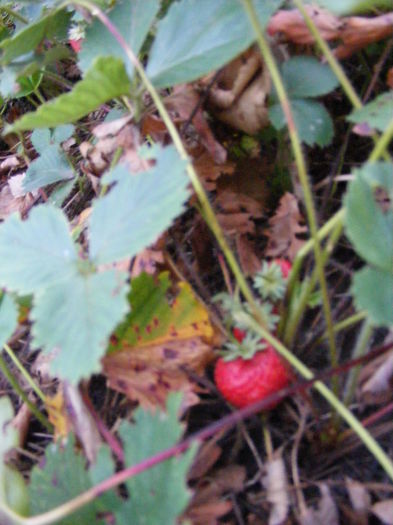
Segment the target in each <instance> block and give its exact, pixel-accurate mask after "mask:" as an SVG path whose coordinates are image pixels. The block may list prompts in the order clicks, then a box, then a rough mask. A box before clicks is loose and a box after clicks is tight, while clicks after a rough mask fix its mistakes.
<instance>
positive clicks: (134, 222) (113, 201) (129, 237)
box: [90, 146, 188, 264]
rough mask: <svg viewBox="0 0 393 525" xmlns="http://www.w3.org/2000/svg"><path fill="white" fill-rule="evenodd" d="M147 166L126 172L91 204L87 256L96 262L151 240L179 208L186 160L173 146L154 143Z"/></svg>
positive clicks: (132, 252) (122, 255)
mask: <svg viewBox="0 0 393 525" xmlns="http://www.w3.org/2000/svg"><path fill="white" fill-rule="evenodd" d="M155 151H156V154H157V156H156V164H155V166H154V167H153V168H152V169H150V170H149V171H146V172H143V173H137V174H131V173H126V174H125V175H126V176H123V177H122V178H121V179H120V180H119V181H118V182H117V183H116V185H115V187H114V188H113V189H112V190H111V191H110V192H109V193H108V194H107V195H105V197H103V198H101V199H98V200H96V201H95V202H94V204H93V210H92V213H91V217H90V257H91V259H92V261H93V262H94V263H95V264H103V263H110V262H113V261H116V260H119V259H124V258H125V257H133V256H134V255H136V254H137V253H138V252H139V251H140V250H141V249H142V248H144V247H146V246H148V245H149V244H151V243H152V242H154V241H155V240H156V239H157V237H158V236H159V235H160V234H161V233H162V232H163V231H164V230H165V229H166V228H168V227H169V226H170V225H171V224H172V221H173V220H174V219H175V217H177V216H178V215H179V214H180V213H181V212H182V211H183V209H184V202H185V201H186V199H187V197H188V191H187V185H188V178H187V176H186V173H185V163H184V161H183V160H181V159H180V157H179V155H178V153H177V152H176V150H175V148H174V147H173V146H168V147H166V148H158V147H157V148H156V150H155Z"/></svg>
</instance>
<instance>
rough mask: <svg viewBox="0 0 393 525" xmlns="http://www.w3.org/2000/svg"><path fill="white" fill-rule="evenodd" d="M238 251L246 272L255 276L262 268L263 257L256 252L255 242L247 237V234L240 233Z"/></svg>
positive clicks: (241, 264) (249, 275) (240, 261)
mask: <svg viewBox="0 0 393 525" xmlns="http://www.w3.org/2000/svg"><path fill="white" fill-rule="evenodd" d="M236 251H237V254H238V257H239V263H240V266H241V268H242V270H243V272H244V274H245V275H246V276H247V277H253V276H254V275H255V274H256V273H257V272H258V271H259V270H260V269H261V258H260V257H258V255H257V254H256V252H255V247H254V243H253V242H251V241H250V240H249V239H248V238H247V235H238V236H237V237H236Z"/></svg>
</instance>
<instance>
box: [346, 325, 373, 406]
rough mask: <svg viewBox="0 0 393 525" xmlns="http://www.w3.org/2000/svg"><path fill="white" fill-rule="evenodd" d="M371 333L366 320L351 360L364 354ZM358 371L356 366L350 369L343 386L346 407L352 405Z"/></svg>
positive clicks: (371, 329) (359, 368)
mask: <svg viewBox="0 0 393 525" xmlns="http://www.w3.org/2000/svg"><path fill="white" fill-rule="evenodd" d="M372 333H373V328H372V326H371V324H370V323H369V321H368V320H367V319H366V320H365V321H364V322H363V326H362V328H361V330H360V333H359V335H358V338H357V341H356V345H355V348H354V349H353V352H352V356H351V359H357V358H358V357H362V356H363V355H364V354H365V353H366V351H367V348H368V344H369V342H370V338H371V336H372ZM360 370H361V367H360V366H356V367H354V368H352V369H351V370H350V372H349V374H348V377H347V382H346V384H345V389H344V403H345V404H346V406H349V405H350V404H351V403H352V399H353V396H354V393H355V389H356V385H357V379H358V377H359V372H360Z"/></svg>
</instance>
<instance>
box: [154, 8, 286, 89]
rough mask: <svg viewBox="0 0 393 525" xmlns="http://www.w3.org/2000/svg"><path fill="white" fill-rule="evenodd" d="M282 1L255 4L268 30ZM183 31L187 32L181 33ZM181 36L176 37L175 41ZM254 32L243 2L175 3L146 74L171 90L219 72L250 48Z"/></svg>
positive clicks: (164, 21)
mask: <svg viewBox="0 0 393 525" xmlns="http://www.w3.org/2000/svg"><path fill="white" fill-rule="evenodd" d="M282 3H283V2H282V0H255V1H254V7H255V9H256V11H257V14H258V19H259V22H260V24H261V25H262V26H263V27H265V26H266V25H267V23H268V21H269V19H270V17H271V16H272V15H273V14H274V13H275V11H276V10H277V9H278V8H279V7H280V5H281V4H282ZM180 27H184V28H186V30H184V31H180V30H179V28H180ZM173 35H176V38H173ZM254 40H255V36H254V31H253V30H252V28H251V27H250V22H249V20H248V18H247V15H246V13H245V12H244V9H243V6H242V4H241V2H239V1H238V0H214V2H204V3H203V9H201V1H200V0H181V1H179V2H173V3H172V4H171V6H170V8H169V10H168V12H167V14H166V16H165V18H163V19H162V20H161V21H160V22H159V24H158V28H157V34H156V38H155V40H154V43H153V46H152V49H151V51H150V58H149V62H148V66H147V74H148V76H149V77H150V79H151V80H152V82H153V83H154V84H155V85H156V86H157V87H169V86H173V85H175V84H181V83H183V82H190V81H192V80H195V79H196V78H199V77H201V76H202V75H205V74H206V73H209V71H212V70H213V69H217V68H219V67H221V66H223V65H224V64H226V63H227V62H229V61H230V60H232V59H233V58H235V57H236V56H237V55H239V53H241V52H242V51H244V50H245V49H247V48H248V47H249V46H250V45H251V44H252V43H253V41H254Z"/></svg>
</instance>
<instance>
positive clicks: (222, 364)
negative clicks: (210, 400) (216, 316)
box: [214, 328, 291, 409]
mask: <svg viewBox="0 0 393 525" xmlns="http://www.w3.org/2000/svg"><path fill="white" fill-rule="evenodd" d="M233 335H234V336H235V338H236V339H237V340H238V341H239V342H241V340H242V339H243V338H244V337H245V333H244V332H243V331H242V330H239V329H237V328H235V329H234V330H233ZM214 380H215V383H216V386H217V388H218V390H219V391H220V392H221V394H222V395H223V396H224V397H225V399H226V400H227V401H229V402H230V403H231V404H232V405H234V406H235V407H238V408H242V407H245V406H248V405H250V404H252V403H254V402H256V401H261V400H262V399H264V398H265V397H267V396H269V395H270V394H273V393H274V392H277V391H278V390H280V389H281V388H283V387H285V386H287V385H288V383H289V382H290V380H291V377H290V373H289V371H288V370H287V368H286V367H285V365H284V363H283V362H282V360H281V358H280V356H279V355H278V354H277V352H276V351H275V350H274V348H273V347H272V346H267V347H266V348H265V349H264V350H260V351H258V352H256V353H255V354H254V356H253V357H252V358H251V359H243V358H242V357H237V358H236V359H233V360H232V361H224V359H223V358H220V359H219V360H218V361H217V363H216V367H215V370H214ZM276 405H277V402H273V403H270V404H269V405H268V406H267V407H266V409H271V408H274V407H275V406H276Z"/></svg>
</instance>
